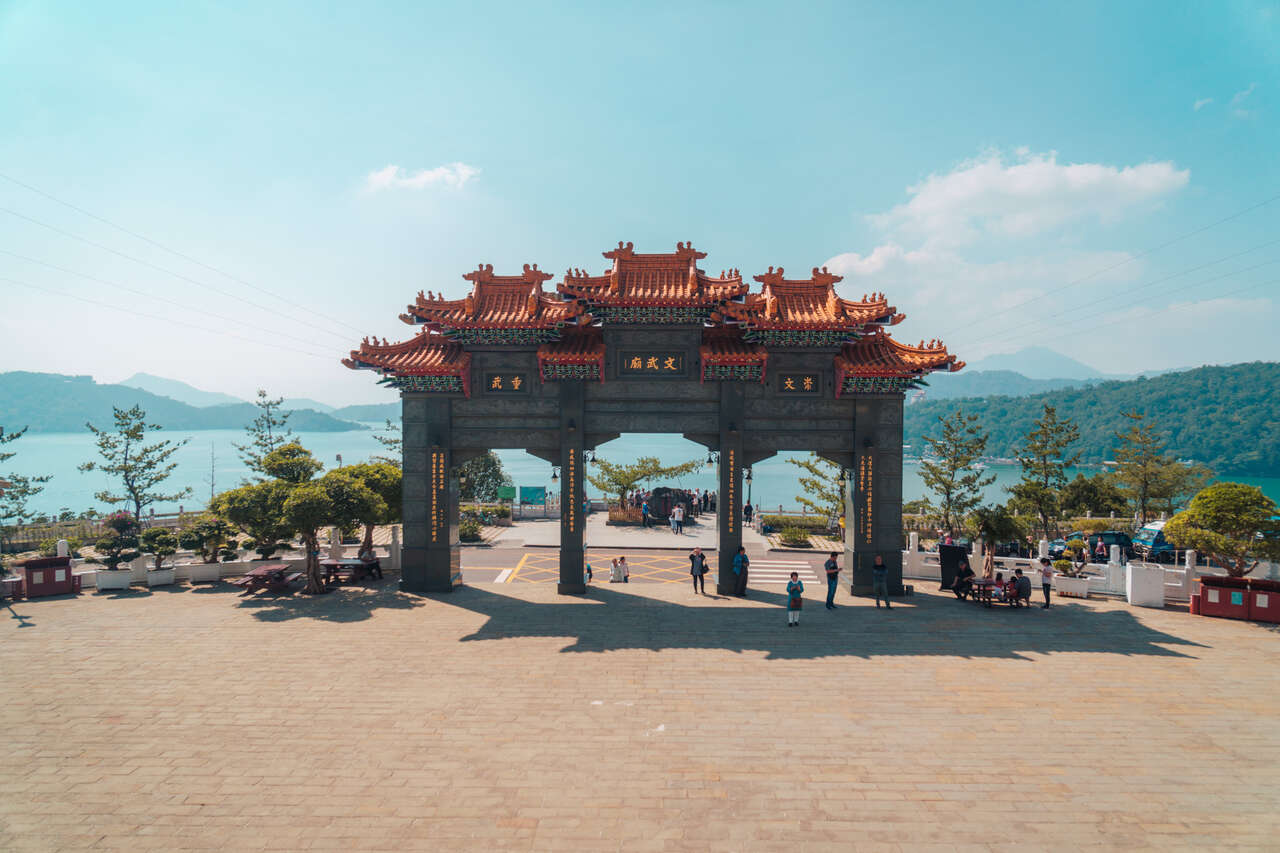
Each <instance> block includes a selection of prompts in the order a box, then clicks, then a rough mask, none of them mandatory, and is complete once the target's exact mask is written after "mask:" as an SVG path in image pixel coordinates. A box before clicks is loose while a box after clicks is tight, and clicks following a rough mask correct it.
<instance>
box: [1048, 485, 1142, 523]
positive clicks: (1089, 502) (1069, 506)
mask: <svg viewBox="0 0 1280 853" xmlns="http://www.w3.org/2000/svg"><path fill="white" fill-rule="evenodd" d="M1061 497H1062V499H1061V505H1062V511H1063V512H1065V513H1067V514H1068V515H1073V516H1077V517H1079V516H1083V515H1090V514H1092V515H1096V516H1099V517H1101V518H1105V517H1107V516H1108V515H1110V514H1111V513H1113V512H1117V513H1123V512H1124V511H1125V507H1126V506H1127V503H1126V501H1125V497H1124V495H1123V494H1121V492H1120V489H1119V488H1118V487H1117V486H1116V485H1115V483H1113V482H1112V481H1111V478H1110V477H1109V476H1107V475H1106V474H1094V475H1093V476H1092V477H1086V476H1085V475H1083V474H1076V478H1075V479H1074V480H1072V481H1071V482H1069V483H1067V485H1066V486H1064V487H1063V489H1062V496H1061Z"/></svg>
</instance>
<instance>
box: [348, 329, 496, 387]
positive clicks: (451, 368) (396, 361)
mask: <svg viewBox="0 0 1280 853" xmlns="http://www.w3.org/2000/svg"><path fill="white" fill-rule="evenodd" d="M342 363H343V364H345V365H346V366H347V367H350V368H351V369H353V370H360V369H367V370H376V371H378V372H379V373H382V374H386V375H392V376H458V377H460V378H461V379H462V380H463V382H464V383H466V382H467V378H468V376H469V374H470V369H469V368H470V367H471V353H469V352H465V351H463V349H462V347H461V346H459V345H458V344H455V343H452V342H450V341H449V340H447V339H446V338H445V337H444V336H443V335H438V334H435V333H433V332H431V331H430V330H427V329H423V330H422V332H421V333H420V334H417V335H415V336H413V337H412V338H410V339H409V340H407V341H401V342H400V343H395V344H391V343H387V341H386V339H385V338H384V339H383V340H381V341H379V340H378V339H377V338H372V339H370V338H365V339H364V340H363V341H362V342H361V343H360V349H357V350H352V351H351V357H350V358H344V359H343V360H342Z"/></svg>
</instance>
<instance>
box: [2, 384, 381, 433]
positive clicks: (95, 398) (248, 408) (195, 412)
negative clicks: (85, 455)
mask: <svg viewBox="0 0 1280 853" xmlns="http://www.w3.org/2000/svg"><path fill="white" fill-rule="evenodd" d="M169 381H172V380H169ZM176 384H179V385H181V384H183V383H176ZM192 390H197V389H192ZM200 393H202V394H207V393H210V392H200ZM233 399H234V398H233ZM135 404H136V405H139V406H141V407H142V408H143V410H144V411H146V413H147V421H148V422H149V423H158V424H160V425H162V426H163V427H164V428H165V429H170V430H200V429H243V428H244V427H245V426H247V425H248V424H249V423H250V422H251V421H252V420H253V419H254V418H255V417H257V415H258V413H259V410H258V407H257V406H254V405H253V404H252V403H245V402H234V403H219V404H217V405H209V406H193V405H190V404H188V403H184V402H181V401H179V400H175V399H173V398H171V397H168V396H162V395H159V394H154V393H152V392H150V391H144V390H141V389H139V388H134V387H130V386H127V385H111V384H99V383H97V382H95V381H94V380H93V377H91V376H64V375H62V374H58V373H29V372H26V371H14V372H11V373H0V425H2V426H3V427H4V428H5V429H8V430H18V429H22V428H23V427H30V428H31V431H32V432H82V431H84V428H85V422H86V421H87V422H90V423H92V424H94V425H95V426H97V427H109V426H110V425H111V423H112V413H111V409H112V407H113V406H117V407H121V408H129V407H131V406H133V405H135ZM398 411H399V408H398V407H397V412H398ZM289 426H290V427H292V428H293V429H295V430H297V431H299V432H304V431H305V432H342V431H345V430H354V429H366V427H365V426H364V425H363V424H359V423H354V422H352V421H347V420H342V419H340V418H338V417H334V416H333V415H331V414H327V413H324V412H317V411H313V410H311V409H296V410H294V412H293V414H292V415H291V416H290V418H289Z"/></svg>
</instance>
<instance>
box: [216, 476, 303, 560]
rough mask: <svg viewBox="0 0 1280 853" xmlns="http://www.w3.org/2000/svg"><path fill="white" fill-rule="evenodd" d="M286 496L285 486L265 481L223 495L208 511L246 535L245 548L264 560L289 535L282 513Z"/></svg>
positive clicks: (286, 487)
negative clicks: (247, 539) (248, 538)
mask: <svg viewBox="0 0 1280 853" xmlns="http://www.w3.org/2000/svg"><path fill="white" fill-rule="evenodd" d="M288 497H289V487H288V484H287V483H283V482H281V481H279V480H268V481H266V482H263V483H250V484H248V485H244V486H240V487H239V488H236V489H230V490H229V491H225V492H222V493H221V494H219V495H217V496H216V497H215V498H214V499H213V500H212V501H211V502H210V503H209V509H210V511H211V512H212V513H213V514H214V516H216V517H217V518H219V519H222V520H223V521H226V522H227V523H229V524H231V525H234V526H235V527H237V528H239V529H240V530H241V531H243V532H244V533H246V534H248V536H249V537H250V541H248V542H246V543H245V545H246V547H249V548H252V549H253V550H254V551H256V552H257V554H258V556H259V557H261V558H262V559H264V560H266V559H269V558H270V557H271V555H272V554H274V553H275V552H276V551H278V550H280V547H281V544H280V543H282V542H285V541H287V540H288V539H289V538H290V536H291V535H292V532H291V531H290V529H289V527H288V525H286V524H285V522H284V519H283V517H282V514H281V509H282V507H283V506H284V502H285V500H286V499H287V498H288Z"/></svg>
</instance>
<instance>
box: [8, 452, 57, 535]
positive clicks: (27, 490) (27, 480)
mask: <svg viewBox="0 0 1280 853" xmlns="http://www.w3.org/2000/svg"><path fill="white" fill-rule="evenodd" d="M26 433H27V428H26V427H23V428H22V429H20V430H18V431H17V432H11V433H9V434H7V435H6V434H5V431H4V427H0V447H4V446H5V445H6V444H10V443H12V442H15V441H17V440H18V439H20V438H22V436H24V435H26ZM16 455H17V453H16V451H13V450H9V451H0V463H2V462H7V461H9V460H10V459H12V458H13V457H14V456H16ZM51 479H52V477H48V476H44V477H27V476H23V475H22V474H5V475H2V476H0V545H3V544H4V542H5V541H7V539H8V538H9V533H10V530H11V528H12V527H14V526H16V525H17V524H19V523H21V521H22V520H23V519H24V518H26V517H27V503H28V502H29V501H30V500H31V499H32V498H34V497H35V496H36V495H38V494H40V493H41V492H42V491H44V484H45V483H47V482H49V480H51ZM0 551H3V548H0Z"/></svg>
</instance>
